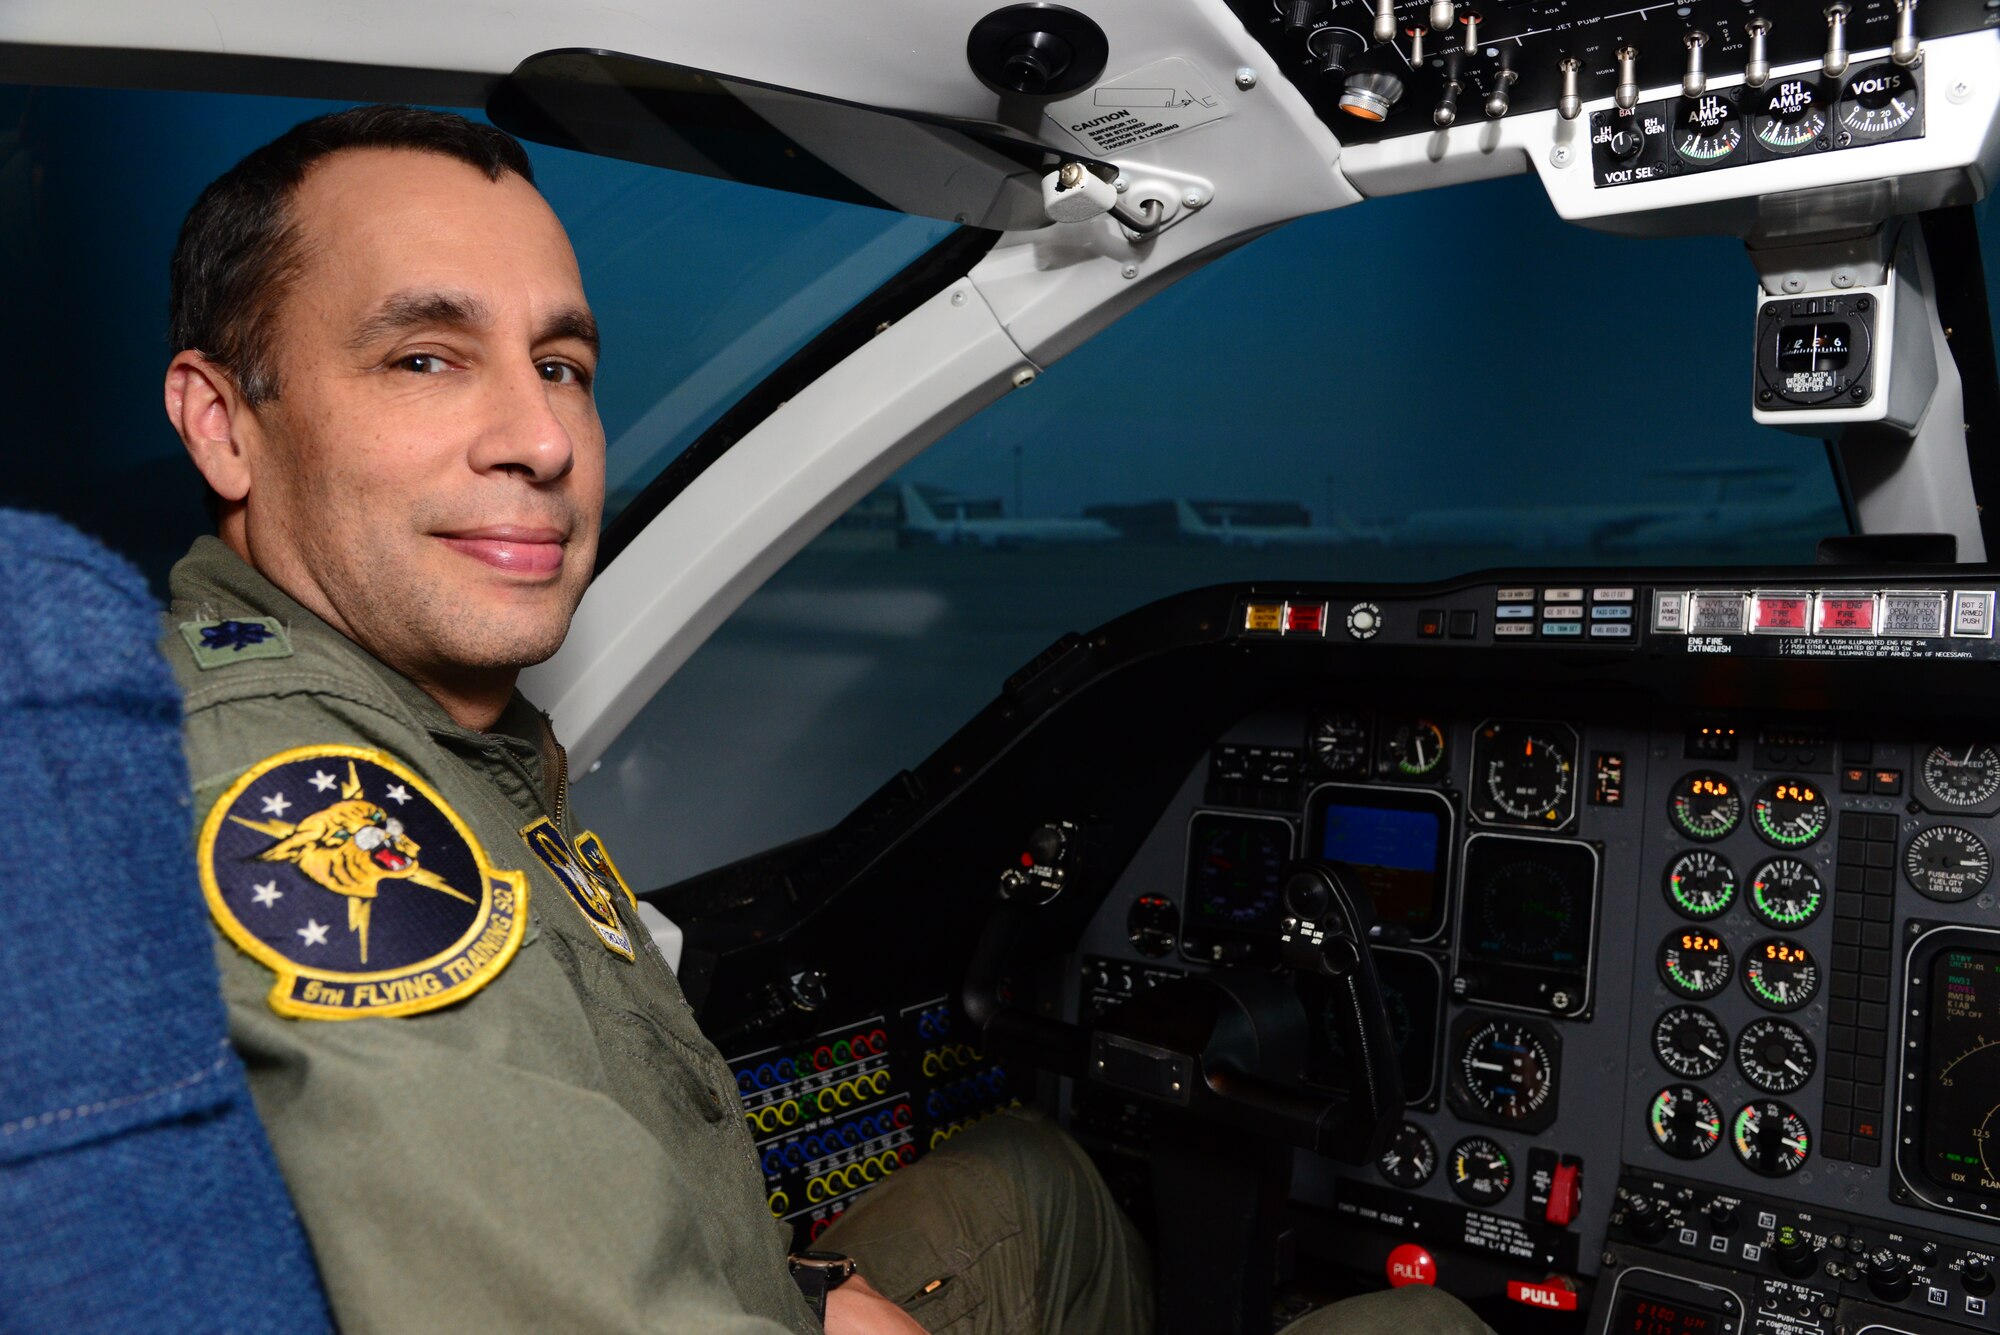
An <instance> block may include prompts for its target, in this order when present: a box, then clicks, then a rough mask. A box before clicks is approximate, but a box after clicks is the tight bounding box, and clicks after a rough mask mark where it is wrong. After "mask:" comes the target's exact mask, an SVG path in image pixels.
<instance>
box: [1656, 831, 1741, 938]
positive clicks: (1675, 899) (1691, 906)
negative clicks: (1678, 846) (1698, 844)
mask: <svg viewBox="0 0 2000 1335" xmlns="http://www.w3.org/2000/svg"><path fill="white" fill-rule="evenodd" d="M1667 902H1668V903H1670V904H1672V905H1673V906H1674V910H1675V911H1676V912H1678V913H1682V914H1685V915H1686V916H1687V917H1690V918H1694V919H1697V920H1699V919H1704V918H1714V917H1718V916H1720V915H1721V914H1723V913H1726V912H1728V911H1729V906H1730V905H1731V904H1733V903H1735V902H1736V872H1735V871H1734V870H1733V869H1731V867H1730V865H1729V864H1728V863H1727V862H1725V861H1724V860H1723V859H1722V858H1720V857H1718V856H1717V855H1716V854H1714V853H1711V852H1709V851H1708V850H1707V849H1705V848H1691V849H1689V850H1688V851H1687V852H1685V853H1683V854H1681V855H1680V856H1679V857H1677V858H1675V859H1674V860H1673V861H1672V862H1671V863H1670V864H1668V866H1667Z"/></svg>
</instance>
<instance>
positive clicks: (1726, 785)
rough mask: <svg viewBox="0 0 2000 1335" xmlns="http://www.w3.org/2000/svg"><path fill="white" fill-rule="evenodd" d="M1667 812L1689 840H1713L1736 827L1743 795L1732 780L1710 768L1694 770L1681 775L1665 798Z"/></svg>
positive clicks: (1739, 817)
mask: <svg viewBox="0 0 2000 1335" xmlns="http://www.w3.org/2000/svg"><path fill="white" fill-rule="evenodd" d="M1667 814H1668V815H1669V816H1671V817H1672V818H1673V822H1674V826H1675V828H1677V829H1678V830H1679V831H1680V832H1681V833H1682V834H1684V835H1686V836H1687V837H1688V838H1690V839H1699V840H1701V841H1702V842H1703V843H1713V842H1714V841H1715V840H1717V839H1720V838H1722V837H1723V836H1724V835H1726V834H1728V833H1729V832H1730V831H1731V830H1733V829H1735V828H1736V823H1737V822H1738V821H1740V820H1742V819H1743V794H1742V793H1740V792H1738V791H1737V788H1736V781H1735V780H1734V779H1731V778H1730V777H1729V776H1728V775H1727V774H1717V773H1716V772H1715V771H1714V770H1705V769H1704V770H1696V771H1695V772H1694V773H1692V774H1685V775H1682V776H1681V780H1680V782H1678V783H1676V784H1675V785H1674V786H1673V791H1672V792H1671V794H1670V795H1669V796H1668V798H1667Z"/></svg>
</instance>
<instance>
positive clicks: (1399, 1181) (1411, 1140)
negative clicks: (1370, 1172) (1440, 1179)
mask: <svg viewBox="0 0 2000 1335" xmlns="http://www.w3.org/2000/svg"><path fill="white" fill-rule="evenodd" d="M1437 1166H1438V1147H1437V1145H1436V1144H1435V1143H1433V1142H1432V1140H1431V1136H1430V1132H1428V1131H1426V1130H1424V1129H1423V1128H1422V1127H1420V1126H1418V1125H1417V1124H1416V1123H1415V1122H1405V1123H1403V1124H1402V1125H1401V1126H1399V1127H1397V1128H1396V1132H1395V1134H1394V1135H1392V1136H1390V1137H1389V1148H1388V1149H1386V1150H1383V1151H1382V1157H1381V1158H1379V1159H1377V1160H1376V1161H1375V1167H1376V1169H1377V1171H1379V1172H1380V1173H1381V1174H1382V1176H1383V1177H1386V1178H1388V1179H1389V1180H1390V1181H1391V1182H1394V1183H1395V1184H1396V1185H1397V1186H1399V1187H1421V1186H1422V1185H1423V1184H1424V1183H1426V1182H1428V1181H1430V1180H1431V1174H1432V1173H1435V1172H1436V1171H1437Z"/></svg>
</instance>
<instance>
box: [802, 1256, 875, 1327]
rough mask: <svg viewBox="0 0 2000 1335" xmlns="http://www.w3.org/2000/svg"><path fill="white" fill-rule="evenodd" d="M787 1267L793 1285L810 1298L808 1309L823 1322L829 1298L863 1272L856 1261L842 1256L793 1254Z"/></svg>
mask: <svg viewBox="0 0 2000 1335" xmlns="http://www.w3.org/2000/svg"><path fill="white" fill-rule="evenodd" d="M786 1264H788V1265H789V1266H791V1269H792V1282H793V1283H795V1284H797V1285H798V1286H799V1292H800V1293H803V1294H804V1295H805V1296H806V1306H808V1307H810V1308H812V1310H813V1315H814V1316H816V1317H818V1318H819V1319H820V1320H821V1321H824V1320H826V1295H827V1294H829V1293H831V1292H833V1291H834V1290H835V1289H837V1288H839V1287H840V1286H841V1285H843V1284H845V1283H846V1282H847V1281H848V1280H850V1279H852V1278H853V1277H854V1272H855V1270H856V1269H858V1268H859V1267H857V1266H856V1265H855V1262H854V1258H853V1257H851V1256H843V1255H841V1254H840V1253H839V1252H793V1253H792V1254H791V1255H790V1256H789V1257H787V1258H786Z"/></svg>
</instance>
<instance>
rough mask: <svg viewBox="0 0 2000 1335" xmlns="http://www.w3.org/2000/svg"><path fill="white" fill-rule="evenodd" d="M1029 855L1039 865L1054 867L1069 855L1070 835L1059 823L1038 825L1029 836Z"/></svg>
mask: <svg viewBox="0 0 2000 1335" xmlns="http://www.w3.org/2000/svg"><path fill="white" fill-rule="evenodd" d="M1028 856H1029V857H1031V858H1033V859H1034V860H1035V864H1034V865H1036V866H1037V867H1054V866H1057V865H1059V864H1060V863H1061V862H1062V860H1063V859H1064V858H1066V857H1068V856H1069V836H1068V835H1066V834H1064V833H1063V830H1062V827H1061V826H1059V825H1038V826H1036V827H1035V831H1034V833H1032V834H1030V835H1029V836H1028Z"/></svg>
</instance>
